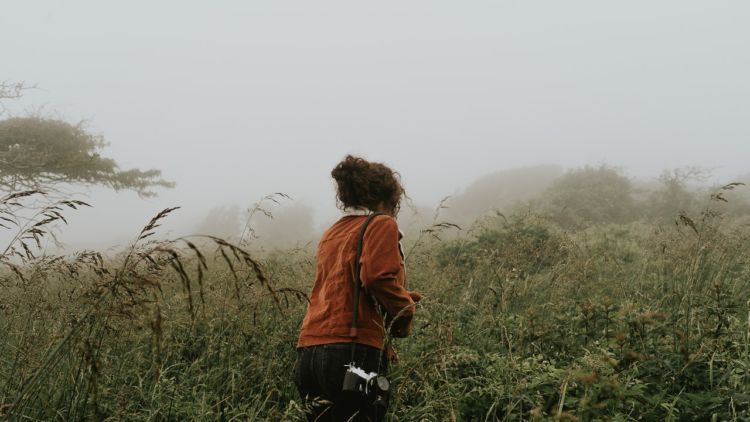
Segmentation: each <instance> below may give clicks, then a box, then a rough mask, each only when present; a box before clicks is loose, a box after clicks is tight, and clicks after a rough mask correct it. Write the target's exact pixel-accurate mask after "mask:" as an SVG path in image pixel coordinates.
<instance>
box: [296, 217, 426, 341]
mask: <svg viewBox="0 0 750 422" xmlns="http://www.w3.org/2000/svg"><path fill="white" fill-rule="evenodd" d="M365 218H366V217H365V216H345V217H342V218H341V219H340V220H339V221H337V222H336V223H335V224H333V226H331V227H330V228H329V229H328V230H326V232H325V233H324V234H323V237H322V238H321V239H320V243H319V245H318V252H317V263H316V270H315V284H314V285H313V289H312V293H311V295H310V303H309V305H308V308H307V314H306V315H305V319H304V321H303V322H302V330H301V332H300V336H299V341H298V343H297V347H307V346H315V345H320V344H331V343H348V342H355V343H359V344H364V345H367V346H372V347H377V348H382V347H383V340H384V337H385V330H384V324H386V326H388V325H390V324H391V322H393V325H392V329H391V333H392V334H393V335H394V336H395V337H405V336H407V335H408V334H409V331H410V327H411V320H412V317H413V315H414V301H413V300H412V297H411V296H410V294H409V292H408V291H407V290H406V288H405V285H404V283H405V273H404V260H403V256H402V253H401V250H400V248H399V240H400V239H399V238H400V232H399V230H398V225H397V224H396V220H395V219H393V218H392V217H390V216H386V215H381V216H377V217H375V218H374V219H373V220H372V221H371V222H370V225H369V226H368V227H367V231H366V232H365V236H364V243H363V248H362V258H361V260H360V262H361V268H360V277H361V280H362V286H363V288H362V290H361V291H360V297H359V317H358V318H357V320H358V321H357V322H358V323H357V330H356V334H355V335H352V334H353V333H351V332H350V327H351V322H352V311H353V306H352V300H353V298H352V296H353V292H354V290H353V289H354V260H355V257H356V254H357V242H358V236H359V230H360V228H361V227H362V224H363V223H364V222H365ZM376 303H377V304H379V305H380V307H381V308H382V310H383V311H384V314H385V315H384V316H381V315H380V314H379V313H378V309H377V305H376ZM383 317H385V321H384V319H383ZM394 318H396V319H395V320H394Z"/></svg>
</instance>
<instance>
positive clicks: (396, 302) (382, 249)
mask: <svg viewBox="0 0 750 422" xmlns="http://www.w3.org/2000/svg"><path fill="white" fill-rule="evenodd" d="M398 241H399V231H398V225H397V224H396V220H394V219H393V218H392V217H385V216H384V217H376V218H375V219H374V220H373V221H372V223H370V226H369V227H368V228H367V232H366V234H365V239H364V247H363V252H362V259H361V261H360V262H361V265H362V267H361V270H360V277H361V278H362V285H363V287H364V289H365V291H366V292H368V293H370V294H371V295H373V296H374V297H375V299H376V300H377V301H378V303H380V305H382V306H383V308H384V309H385V311H386V314H387V316H388V320H390V321H392V323H393V328H392V330H391V333H393V335H394V336H396V337H406V336H408V335H409V332H410V330H411V320H412V318H413V316H414V300H413V296H412V294H411V293H410V292H409V291H408V290H406V288H405V287H404V285H403V283H402V282H401V281H400V280H399V275H400V274H401V272H402V271H403V269H402V265H403V264H402V260H401V253H400V252H399V247H398Z"/></svg>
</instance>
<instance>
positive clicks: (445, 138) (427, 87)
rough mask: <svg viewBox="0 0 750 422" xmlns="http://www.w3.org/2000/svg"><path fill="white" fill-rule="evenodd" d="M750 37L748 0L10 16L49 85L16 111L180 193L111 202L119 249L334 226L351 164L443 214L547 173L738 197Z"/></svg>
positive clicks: (8, 74)
mask: <svg viewBox="0 0 750 422" xmlns="http://www.w3.org/2000/svg"><path fill="white" fill-rule="evenodd" d="M748 22H750V3H749V2H747V1H706V0H701V1H688V0H677V1H653V0H650V1H632V0H631V1H620V2H605V1H601V0H596V1H497V0H495V1H482V2H480V1H468V0H461V1H457V0H454V1H437V0H429V1H404V0H401V1H377V2H374V1H371V2H355V1H335V2H334V1H321V0H318V1H262V2H261V1H218V0H217V1H185V0H179V1H177V0H159V1H156V0H149V1H145V0H129V1H120V2H114V1H101V0H89V1H83V0H66V1H59V0H47V1H33V0H6V1H3V4H2V6H1V7H0V46H1V50H0V51H1V54H0V80H6V81H26V82H28V83H32V84H37V85H38V86H39V88H40V89H38V90H34V91H29V92H27V94H26V95H25V97H24V98H23V100H22V101H20V102H17V103H16V104H14V105H11V106H12V107H14V110H15V113H16V114H18V113H20V112H21V111H23V110H34V111H36V110H39V109H40V108H41V109H42V111H43V112H46V113H49V114H54V115H56V116H62V117H64V118H65V119H67V120H69V121H73V122H76V121H79V120H81V119H85V120H87V121H88V122H89V126H88V127H89V128H90V129H91V130H92V131H94V132H96V133H101V134H102V135H104V136H105V137H106V139H107V140H108V141H109V142H110V143H111V146H110V147H109V148H108V149H107V150H106V151H105V154H104V155H108V156H111V157H113V158H115V159H117V160H118V162H120V164H121V165H122V166H123V167H141V168H152V167H155V168H159V169H161V170H163V172H164V176H165V177H166V178H168V179H171V180H175V181H176V182H177V183H178V186H177V188H176V189H174V190H171V191H166V192H163V193H162V194H161V195H160V197H159V198H157V199H150V200H139V199H138V198H137V196H136V195H134V194H132V193H121V194H114V193H107V192H105V191H102V190H98V189H97V190H94V191H92V193H91V198H90V200H91V202H93V203H94V205H95V206H96V208H95V209H94V210H92V211H86V212H84V213H83V214H82V215H81V216H80V217H79V218H78V219H74V220H73V221H72V222H73V223H74V224H73V225H74V227H71V228H69V229H68V231H70V232H73V233H76V234H77V236H82V237H83V238H87V239H88V238H90V239H94V238H97V239H103V238H107V237H112V238H115V237H118V236H121V235H123V234H130V233H135V232H136V231H137V230H138V227H139V225H140V224H141V223H142V222H144V221H146V220H148V218H149V216H150V215H152V214H153V213H155V212H156V211H158V210H159V209H161V208H163V207H166V206H171V205H182V206H184V207H186V209H185V210H184V211H183V213H182V217H178V218H177V220H178V221H182V222H183V223H184V222H186V221H189V219H190V218H196V219H199V218H200V217H201V216H202V215H203V214H204V213H205V212H206V210H207V209H208V208H210V207H212V206H217V205H221V204H229V203H237V204H239V205H241V206H248V205H249V204H251V203H252V202H254V201H255V200H257V198H258V197H260V196H262V195H264V194H266V193H269V192H275V191H282V192H285V193H287V194H289V195H291V196H292V197H294V198H295V199H296V200H298V201H301V202H304V203H306V204H308V205H310V206H312V207H315V208H316V210H317V211H318V219H319V220H321V221H323V220H325V219H326V218H327V217H326V216H330V215H332V213H333V211H335V209H334V201H333V190H332V182H331V181H330V178H329V172H330V169H331V168H332V167H333V165H335V164H336V162H337V161H338V160H340V159H341V158H342V157H343V156H344V155H345V154H347V153H358V154H363V155H364V156H366V157H368V158H370V159H374V160H382V161H385V162H386V163H388V164H391V165H392V166H393V167H395V168H396V169H397V170H399V171H400V172H401V173H402V176H403V180H404V183H405V185H406V187H407V189H408V190H409V192H410V194H411V196H412V197H413V198H414V199H415V201H416V202H418V203H423V204H426V205H430V206H432V205H434V204H435V203H436V202H437V201H438V200H439V199H440V198H442V197H443V196H445V195H448V194H451V193H455V192H457V191H458V190H460V189H461V188H462V187H463V186H465V185H466V184H468V183H470V182H471V181H472V180H474V179H476V178H477V177H479V176H481V175H483V174H486V173H488V172H492V171H495V170H499V169H504V168H513V167H519V166H524V165H531V164H537V163H559V164H562V165H564V166H566V167H575V166H580V165H583V164H587V163H594V164H596V163H602V162H604V163H609V164H612V165H617V166H622V167H625V168H626V169H627V172H628V174H629V175H631V176H638V177H646V178H648V177H652V178H653V177H655V176H657V175H658V174H659V173H660V171H661V170H662V169H664V168H668V167H680V166H685V165H703V166H707V167H715V168H716V170H715V172H714V174H715V177H716V178H717V179H718V180H721V181H728V179H731V178H732V177H734V176H736V175H738V174H744V173H748V172H750V158H749V157H748V155H749V154H748V153H750V81H749V79H748V78H750V76H748V75H750V25H748ZM180 219H182V220H180ZM113 222H114V223H116V224H113Z"/></svg>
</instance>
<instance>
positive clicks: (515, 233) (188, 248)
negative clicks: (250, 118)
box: [0, 193, 750, 421]
mask: <svg viewBox="0 0 750 422" xmlns="http://www.w3.org/2000/svg"><path fill="white" fill-rule="evenodd" d="M37 195H41V194H39V193H34V194H30V195H28V196H25V197H16V198H11V199H8V198H7V197H6V198H4V199H3V201H5V202H2V204H3V206H4V207H5V208H4V209H5V210H6V212H7V213H6V214H2V215H5V216H10V215H12V214H14V213H15V214H18V209H20V208H23V202H22V201H23V199H24V198H33V197H35V196H37ZM719 197H720V196H719ZM719 197H712V199H710V200H708V202H707V205H706V207H705V209H704V210H703V212H701V213H697V214H695V215H688V214H682V215H678V216H676V224H668V225H658V224H651V223H648V222H643V221H641V222H633V223H628V224H610V225H598V226H595V227H590V228H587V229H585V230H579V231H574V232H570V231H565V230H563V229H561V228H559V227H558V226H556V225H555V224H553V223H551V222H550V221H548V220H546V219H545V218H542V217H539V216H536V215H533V214H531V213H525V214H518V215H512V216H507V217H506V216H502V215H498V216H496V217H494V218H488V219H485V220H482V221H480V222H478V223H477V224H476V225H475V226H474V227H473V228H471V230H469V231H468V232H469V233H470V234H469V235H466V236H463V237H459V238H457V239H454V240H440V236H433V235H435V234H439V233H437V231H439V230H441V228H442V229H449V230H452V229H454V228H455V227H453V226H451V225H447V224H444V223H440V222H439V221H438V219H437V218H436V219H435V221H434V222H433V223H434V225H433V227H432V228H430V229H428V231H426V232H425V233H424V234H423V235H422V236H421V237H415V238H413V239H411V240H409V239H407V241H410V242H411V244H407V245H406V249H407V250H408V251H410V253H409V260H408V282H409V284H410V287H411V288H413V289H416V290H419V291H420V292H422V293H423V294H424V295H425V299H424V301H423V302H422V303H421V305H420V307H419V309H418V311H417V317H416V320H415V328H414V330H413V335H412V336H411V337H409V338H407V339H403V340H400V341H399V342H398V343H397V344H396V347H397V349H398V352H399V355H400V357H401V362H400V363H399V364H398V365H396V366H394V369H393V374H392V378H393V381H394V395H393V400H392V412H391V419H392V420H398V421H451V420H455V421H485V420H486V421H502V420H582V421H588V420H746V419H748V418H750V414H749V412H750V319H749V318H750V301H749V300H748V298H750V285H749V283H748V280H750V267H749V266H748V263H749V262H748V261H749V260H750V228H748V227H747V226H746V225H741V224H738V223H735V222H733V221H728V220H726V219H724V218H723V216H722V215H721V214H720V213H718V212H717V211H716V207H715V205H716V203H718V202H721V199H717V198H719ZM11 203H15V204H17V205H9V204H11ZM72 205H75V206H80V205H82V204H75V203H73V204H72ZM53 206H54V207H58V208H69V210H68V211H74V210H73V209H72V208H74V207H73V206H69V205H65V204H57V205H53ZM40 209H42V208H40ZM52 210H53V211H54V212H55V213H59V214H60V215H59V216H57V214H55V213H53V214H51V215H53V216H57V218H58V219H62V218H63V217H64V213H63V211H64V210H61V209H57V208H52ZM173 211H174V210H173V209H168V210H165V211H163V212H162V213H160V214H158V215H157V216H156V217H154V219H152V220H151V221H149V222H148V223H147V225H146V226H145V227H144V229H143V230H142V231H140V232H139V233H138V234H137V235H136V237H135V240H134V242H133V244H132V246H131V247H130V248H129V249H128V250H127V251H126V252H124V253H122V254H121V255H120V256H117V257H114V258H105V257H103V256H101V255H100V254H97V253H96V252H82V253H80V254H77V255H73V256H66V257H52V256H45V255H44V254H43V253H39V248H38V246H39V245H36V241H35V240H34V237H33V233H32V234H29V233H27V234H20V235H18V236H13V239H15V240H13V244H12V245H11V246H10V247H9V249H8V250H7V251H6V254H5V255H3V258H2V261H1V262H2V263H3V264H4V266H5V269H4V270H3V272H2V287H1V288H2V290H3V294H2V296H1V297H0V333H2V336H1V337H0V414H2V415H3V416H4V417H6V418H10V419H17V420H91V419H95V420H290V421H292V420H300V418H301V417H302V415H303V411H304V409H303V408H302V406H301V404H300V403H299V400H298V397H297V394H296V391H295V389H294V386H293V383H292V374H293V367H294V361H295V357H296V354H295V351H294V346H295V344H296V337H297V333H298V329H299V324H300V322H301V319H302V316H303V314H304V311H305V307H306V303H307V302H306V296H305V293H306V292H307V291H308V290H309V288H310V283H311V281H312V279H313V272H314V259H313V257H312V256H310V255H309V254H308V253H307V252H305V251H300V250H298V251H288V252H283V251H282V252H276V253H271V254H266V255H264V256H262V257H259V256H254V255H252V254H250V253H248V252H246V251H245V250H243V249H242V248H240V247H238V246H235V245H232V244H231V243H229V242H226V241H224V240H222V239H217V238H211V237H201V238H182V239H175V240H169V241H165V240H152V239H154V238H156V236H154V233H156V231H157V230H158V225H159V223H160V222H161V221H162V220H163V219H165V218H168V216H169V214H170V213H171V212H173ZM0 212H2V211H0ZM45 215H47V214H45V212H41V213H40V214H39V215H38V216H37V217H34V218H36V220H33V219H32V220H28V219H27V220H24V223H23V224H21V221H20V220H19V221H17V222H16V223H13V224H11V223H9V222H7V221H6V223H8V224H7V226H9V227H10V229H8V230H10V231H11V232H12V233H16V232H18V233H20V232H21V231H23V230H24V229H23V227H27V228H28V227H38V228H40V229H39V230H41V231H44V229H43V227H46V225H48V224H53V223H54V221H49V222H47V223H44V224H41V225H39V226H35V224H36V222H40V221H44V220H45V219H48V218H49V215H47V217H45ZM8 218H9V219H10V220H13V218H12V217H8ZM32 221H34V222H33V223H32ZM55 221H56V220H55ZM61 221H62V220H61ZM46 234H47V233H46V232H45V233H37V236H45V235H46ZM29 235H31V237H28V236H29ZM40 239H41V238H40ZM19 242H24V243H25V244H26V248H28V250H29V253H26V249H25V248H24V246H22V245H21V243H19ZM407 243H408V242H407ZM412 246H413V247H412ZM8 251H13V253H8Z"/></svg>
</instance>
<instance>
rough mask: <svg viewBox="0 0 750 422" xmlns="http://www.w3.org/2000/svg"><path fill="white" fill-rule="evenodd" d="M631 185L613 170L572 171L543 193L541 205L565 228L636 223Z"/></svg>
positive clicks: (600, 167) (540, 198) (607, 168)
mask: <svg viewBox="0 0 750 422" xmlns="http://www.w3.org/2000/svg"><path fill="white" fill-rule="evenodd" d="M632 194H633V187H632V183H631V181H630V180H629V179H628V178H627V177H625V176H623V175H622V174H620V172H619V171H618V170H617V169H615V168H612V167H608V166H605V165H602V166H599V167H589V166H586V167H583V168H579V169H575V170H571V171H569V172H568V173H567V174H565V175H563V176H562V177H560V178H558V179H557V180H556V181H555V182H554V183H553V184H552V186H551V187H549V188H548V189H547V190H546V191H545V192H544V193H542V194H541V195H540V196H539V198H538V201H539V202H540V203H541V207H542V210H543V211H544V212H545V213H546V214H548V215H549V217H550V218H551V219H552V220H553V221H555V222H556V223H558V224H559V225H561V226H562V227H565V228H571V229H580V228H585V227H589V226H591V225H596V224H603V223H626V222H629V221H633V220H634V219H635V215H634V210H635V202H634V200H633V196H632Z"/></svg>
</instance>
